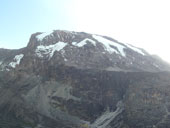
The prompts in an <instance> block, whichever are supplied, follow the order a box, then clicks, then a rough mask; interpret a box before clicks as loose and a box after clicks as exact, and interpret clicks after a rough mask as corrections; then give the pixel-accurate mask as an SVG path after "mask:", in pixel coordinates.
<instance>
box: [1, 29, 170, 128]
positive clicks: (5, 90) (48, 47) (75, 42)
mask: <svg viewBox="0 0 170 128" xmlns="http://www.w3.org/2000/svg"><path fill="white" fill-rule="evenodd" d="M0 55H3V56H1V57H0V61H1V63H0V69H1V71H0V96H1V100H0V126H1V127H4V128H5V127H16V128H19V127H25V128H26V127H37V128H39V127H43V128H62V127H63V128H152V127H153V128H165V127H167V128H168V127H169V123H168V122H169V111H170V110H169V109H170V106H169V105H170V101H169V99H170V94H169V93H168V92H169V89H170V80H169V78H170V74H169V73H168V72H165V71H169V70H170V68H169V65H168V64H166V63H165V62H163V61H161V60H158V59H155V58H154V57H152V56H151V55H149V54H148V53H147V52H146V51H144V50H143V49H140V48H136V47H134V46H131V45H129V44H123V43H120V42H118V41H116V40H114V39H111V38H109V37H104V36H99V35H91V34H87V33H77V32H68V31H59V30H57V31H53V32H50V33H35V34H33V35H32V36H31V38H30V41H29V43H28V45H27V47H26V48H23V49H20V50H12V51H11V50H10V51H9V50H4V49H3V50H2V49H1V50H0Z"/></svg>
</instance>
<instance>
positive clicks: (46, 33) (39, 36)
mask: <svg viewBox="0 0 170 128" xmlns="http://www.w3.org/2000/svg"><path fill="white" fill-rule="evenodd" d="M52 33H53V31H49V32H44V33H42V34H40V35H37V36H36V38H37V39H38V41H42V40H43V39H44V38H45V37H47V36H49V35H51V34H52Z"/></svg>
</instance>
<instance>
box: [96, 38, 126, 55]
mask: <svg viewBox="0 0 170 128" xmlns="http://www.w3.org/2000/svg"><path fill="white" fill-rule="evenodd" d="M93 38H94V39H96V40H97V41H99V42H100V43H102V44H103V45H104V48H105V50H107V51H108V52H109V53H116V54H120V55H122V56H124V57H125V56H126V54H125V52H124V50H123V49H124V48H125V47H124V46H123V45H121V44H118V43H116V42H114V41H110V40H108V39H105V38H104V37H101V36H97V35H93ZM111 46H114V47H116V48H117V49H118V50H116V49H114V48H113V47H111Z"/></svg>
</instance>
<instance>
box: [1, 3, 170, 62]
mask: <svg viewBox="0 0 170 128" xmlns="http://www.w3.org/2000/svg"><path fill="white" fill-rule="evenodd" d="M56 29H64V30H73V31H85V32H89V33H96V34H102V35H107V36H111V37H113V38H115V39H116V40H119V41H120V42H124V43H130V44H133V45H135V46H138V47H142V48H144V49H146V50H147V51H148V52H150V53H152V54H158V55H159V56H161V57H162V58H163V59H165V60H167V61H169V62H170V57H169V56H170V50H169V47H170V0H1V3H0V47H4V48H21V47H24V46H26V45H27V43H28V41H29V38H30V35H31V34H32V33H35V32H43V31H49V30H56Z"/></svg>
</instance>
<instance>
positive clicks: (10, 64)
mask: <svg viewBox="0 0 170 128" xmlns="http://www.w3.org/2000/svg"><path fill="white" fill-rule="evenodd" d="M23 57H24V54H20V55H16V56H15V57H14V59H13V60H14V61H13V62H11V63H9V66H10V67H12V68H15V67H16V65H19V64H20V61H21V59H22V58H23Z"/></svg>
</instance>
